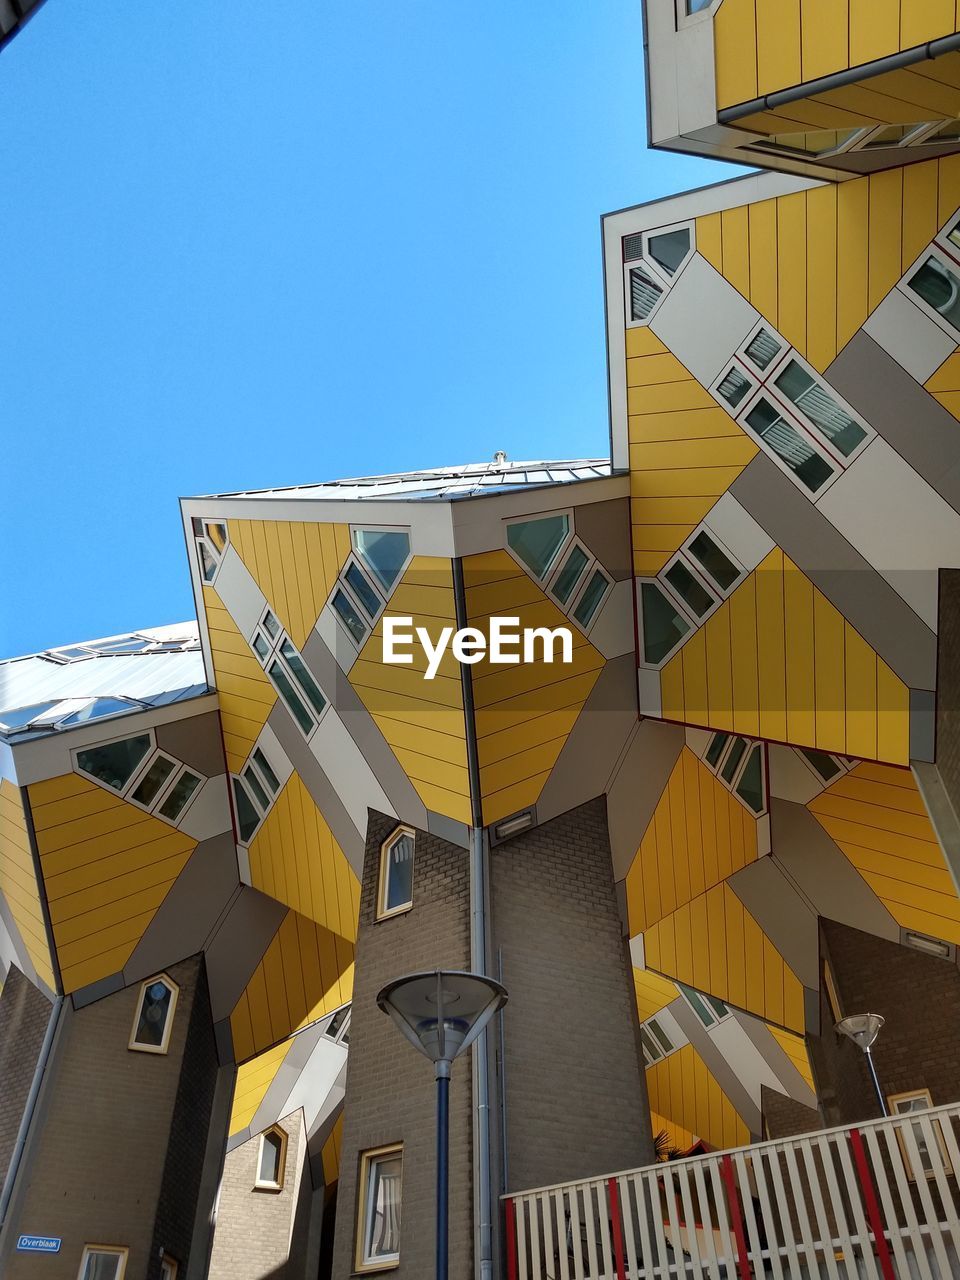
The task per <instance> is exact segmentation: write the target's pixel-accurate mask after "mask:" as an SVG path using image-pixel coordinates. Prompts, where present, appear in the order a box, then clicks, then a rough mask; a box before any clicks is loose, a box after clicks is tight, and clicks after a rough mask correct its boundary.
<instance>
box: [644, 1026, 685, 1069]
mask: <svg viewBox="0 0 960 1280" xmlns="http://www.w3.org/2000/svg"><path fill="white" fill-rule="evenodd" d="M640 1045H641V1048H642V1049H643V1057H644V1061H645V1062H646V1064H647V1066H648V1067H652V1066H653V1064H654V1063H655V1062H659V1061H660V1059H661V1058H665V1057H666V1056H667V1054H670V1053H673V1051H674V1049H675V1048H676V1045H675V1044H674V1043H673V1041H672V1040H671V1039H670V1037H669V1036H668V1035H667V1033H666V1032H665V1031H664V1029H663V1027H662V1026H661V1025H660V1023H659V1022H658V1021H657V1019H656V1018H649V1019H648V1020H647V1021H646V1022H645V1023H644V1024H643V1025H642V1026H641V1028H640Z"/></svg>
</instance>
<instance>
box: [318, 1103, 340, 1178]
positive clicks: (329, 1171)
mask: <svg viewBox="0 0 960 1280" xmlns="http://www.w3.org/2000/svg"><path fill="white" fill-rule="evenodd" d="M342 1146H343V1112H342V1111H341V1112H340V1114H339V1115H338V1116H337V1121H336V1124H335V1125H334V1126H333V1128H332V1129H331V1130H330V1136H329V1137H328V1138H327V1140H326V1142H325V1143H324V1144H323V1150H322V1151H321V1153H320V1158H321V1160H322V1161H323V1184H324V1186H325V1187H332V1186H333V1184H334V1183H335V1182H336V1181H337V1179H338V1178H339V1177H340V1151H341V1148H342Z"/></svg>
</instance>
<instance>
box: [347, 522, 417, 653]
mask: <svg viewBox="0 0 960 1280" xmlns="http://www.w3.org/2000/svg"><path fill="white" fill-rule="evenodd" d="M350 538H351V544H352V546H353V552H352V553H351V555H350V556H349V557H348V559H347V561H346V563H345V564H344V566H343V568H342V569H341V570H340V575H339V577H338V578H337V584H336V586H335V588H334V591H333V595H332V596H331V597H330V607H331V609H333V611H334V613H335V614H336V615H337V617H338V618H339V619H340V622H341V623H342V625H343V627H344V629H345V630H346V632H347V635H348V636H349V637H350V639H351V640H352V641H353V642H354V644H355V645H356V646H357V648H358V649H359V648H360V647H361V646H362V645H363V643H364V641H365V640H366V639H367V637H368V636H369V635H370V632H371V631H372V630H373V627H374V625H375V623H376V621H377V619H378V618H379V617H380V614H381V613H382V612H383V610H384V609H385V608H386V604H387V599H388V598H389V596H390V593H391V592H392V591H393V588H394V587H395V586H396V584H397V582H398V581H399V580H400V575H401V574H402V573H403V571H404V569H405V568H406V566H407V564H408V562H409V560H410V534H409V532H408V531H407V530H406V529H356V528H353V529H351V530H350Z"/></svg>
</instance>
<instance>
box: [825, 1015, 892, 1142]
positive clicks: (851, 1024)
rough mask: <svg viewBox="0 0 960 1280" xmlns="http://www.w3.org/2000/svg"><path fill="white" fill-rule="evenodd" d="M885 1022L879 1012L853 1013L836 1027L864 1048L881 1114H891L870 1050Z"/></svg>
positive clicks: (843, 1034)
mask: <svg viewBox="0 0 960 1280" xmlns="http://www.w3.org/2000/svg"><path fill="white" fill-rule="evenodd" d="M883 1023H884V1019H883V1017H882V1015H881V1014H879V1013H853V1014H851V1015H850V1017H849V1018H843V1019H842V1020H841V1021H840V1022H838V1023H837V1024H836V1028H835V1029H836V1030H837V1031H839V1032H840V1034H841V1035H842V1036H846V1037H847V1039H848V1040H852V1041H853V1043H854V1044H855V1045H858V1046H859V1047H860V1048H861V1049H862V1050H863V1055H864V1057H865V1058H866V1060H867V1068H868V1070H869V1072H870V1079H871V1080H872V1081H873V1087H874V1089H875V1090H876V1092H877V1101H878V1102H879V1103H880V1114H881V1115H883V1116H887V1115H889V1114H890V1113H889V1111H888V1110H887V1100H886V1098H885V1097H884V1096H883V1090H882V1089H881V1088H880V1081H879V1079H878V1077H877V1068H876V1067H875V1066H874V1062H873V1054H872V1053H871V1052H870V1048H871V1046H872V1045H873V1042H874V1041H875V1040H876V1038H877V1036H878V1035H879V1034H880V1028H881V1027H882V1026H883Z"/></svg>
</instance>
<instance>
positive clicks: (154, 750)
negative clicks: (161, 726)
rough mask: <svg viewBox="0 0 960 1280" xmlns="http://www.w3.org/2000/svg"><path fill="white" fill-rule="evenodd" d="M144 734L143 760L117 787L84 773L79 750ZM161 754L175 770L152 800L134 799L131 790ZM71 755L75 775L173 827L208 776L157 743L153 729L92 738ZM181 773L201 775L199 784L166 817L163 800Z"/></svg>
mask: <svg viewBox="0 0 960 1280" xmlns="http://www.w3.org/2000/svg"><path fill="white" fill-rule="evenodd" d="M144 736H148V737H149V738H150V746H149V748H148V750H147V754H146V755H145V756H144V758H143V760H142V761H141V762H140V764H139V765H138V766H137V768H136V769H135V770H134V771H133V773H132V774H131V775H130V777H129V779H128V780H127V782H126V783H125V784H124V786H123V787H122V788H121V789H120V790H119V791H118V790H117V789H116V788H115V787H111V786H109V785H108V784H107V783H106V782H103V781H102V780H101V779H100V778H95V777H94V776H93V774H92V773H87V771H86V770H85V769H84V768H82V767H81V765H80V761H79V756H80V753H81V752H83V751H92V750H95V749H96V748H97V747H109V746H111V745H112V744H113V743H114V742H123V741H124V740H125V739H126V738H142V737H144ZM161 756H162V757H163V758H164V759H166V760H170V761H172V763H173V765H174V770H173V772H172V773H171V774H170V776H169V777H168V778H167V780H166V781H165V782H164V784H163V786H162V787H161V788H160V790H159V791H158V792H157V794H156V795H155V796H154V797H153V799H152V800H151V802H150V803H149V804H148V805H145V804H141V802H140V801H139V800H134V798H133V793H134V791H136V789H137V787H138V786H139V785H140V783H141V782H142V781H143V779H144V778H145V777H146V775H147V774H148V773H149V771H150V769H151V768H152V767H153V764H154V762H155V761H156V760H158V759H159V758H160V757H161ZM70 758H71V763H72V765H73V772H74V773H76V774H77V775H78V777H81V778H86V779H87V780H88V781H89V782H92V783H94V785H95V786H98V787H102V788H103V789H104V791H107V792H109V794H110V795H112V796H117V797H119V798H120V799H121V800H125V801H126V802H127V804H131V805H133V807H134V808H135V809H139V810H140V812H141V813H149V814H150V815H151V816H152V817H154V818H159V819H160V821H161V822H164V823H166V824H167V826H169V827H173V828H174V829H176V828H179V827H180V825H181V823H182V822H183V820H184V818H185V817H186V815H187V812H188V811H189V809H190V806H191V805H192V804H193V803H194V801H195V800H196V798H197V796H198V795H199V794H200V792H201V791H202V790H203V787H204V783H205V782H206V781H207V778H206V777H205V776H204V774H202V773H201V772H200V770H199V769H195V768H194V767H193V766H192V765H188V764H184V763H183V761H182V760H177V758H176V757H175V756H172V755H171V754H170V752H169V751H164V750H162V749H161V748H160V747H158V746H157V736H156V734H155V733H154V731H153V729H143V730H141V731H140V732H138V733H127V734H124V736H123V737H122V738H109V739H108V740H107V741H106V742H92V743H88V744H87V745H86V746H84V747H75V748H74V749H73V751H71V753H70ZM184 773H192V774H193V775H194V777H196V778H199V779H200V782H199V785H198V786H196V787H194V789H193V794H192V795H191V796H190V798H189V799H188V800H187V802H186V804H185V805H184V806H183V808H182V809H181V810H180V812H179V813H178V814H177V816H176V817H175V818H167V817H165V816H164V815H163V814H162V813H161V812H160V810H161V808H162V807H163V804H164V802H165V801H166V799H167V796H168V795H169V794H170V792H171V791H172V790H173V788H174V787H175V786H176V784H177V782H178V781H179V780H180V778H181V777H182V776H183V774H184Z"/></svg>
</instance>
